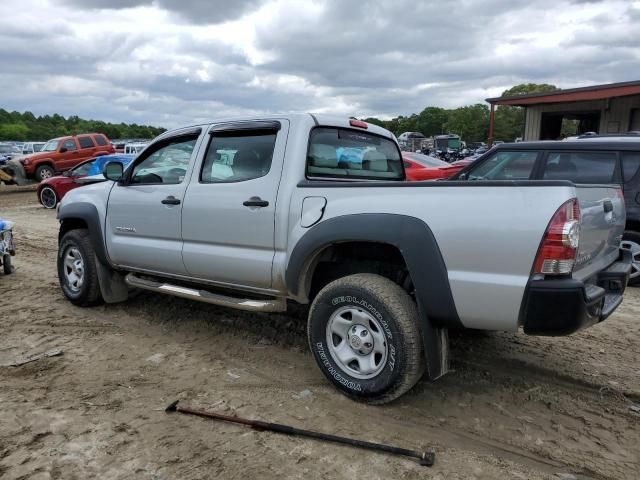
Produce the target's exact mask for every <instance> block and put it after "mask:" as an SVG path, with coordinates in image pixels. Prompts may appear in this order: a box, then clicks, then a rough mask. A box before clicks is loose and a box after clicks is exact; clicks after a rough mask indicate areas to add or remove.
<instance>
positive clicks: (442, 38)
mask: <svg viewBox="0 0 640 480" xmlns="http://www.w3.org/2000/svg"><path fill="white" fill-rule="evenodd" d="M637 79H640V1H630V0H602V1H597V0H477V1H476V0H460V1H444V0H434V1H432V0H425V1H421V0H412V1H404V0H385V1H372V0H358V1H353V0H314V1H313V2H311V1H302V0H300V1H291V0H229V1H221V0H0V108H5V109H8V110H18V111H24V110H30V111H32V112H34V113H35V114H36V115H38V114H45V113H56V112H57V113H61V114H63V115H79V116H81V117H84V118H94V119H101V120H108V121H117V122H120V121H124V122H138V123H148V124H153V125H159V126H165V127H175V126H179V125H184V124H191V123H196V122H200V121H206V120H210V119H212V118H216V117H221V116H228V115H245V114H246V115H252V114H256V113H261V112H289V111H315V112H332V113H339V114H346V115H355V116H369V115H375V116H380V117H392V116H396V115H399V114H403V115H406V114H410V113H412V112H419V111H420V110H422V108H424V107H425V106H426V105H437V106H442V107H456V106H461V105H465V104H469V103H475V102H480V101H483V100H484V98H486V97H490V96H497V95H499V94H500V93H501V92H502V91H503V90H504V89H506V88H509V87H511V86H513V85H515V84H518V83H523V82H536V83H542V82H545V83H553V84H555V85H557V86H560V87H564V88H569V87H575V86H583V85H589V84H593V83H607V82H617V81H628V80H637Z"/></svg>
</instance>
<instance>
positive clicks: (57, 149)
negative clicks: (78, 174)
mask: <svg viewBox="0 0 640 480" xmlns="http://www.w3.org/2000/svg"><path fill="white" fill-rule="evenodd" d="M110 153H115V150H114V148H113V146H112V145H111V143H110V142H109V139H108V138H107V137H106V136H105V135H103V134H102V133H85V134H82V135H74V136H69V137H60V138H54V139H53V140H49V141H48V142H47V143H45V145H44V146H43V147H42V150H40V151H39V152H38V153H34V154H31V155H27V156H25V157H23V158H21V159H20V163H21V164H22V166H23V167H24V170H25V174H26V176H27V177H34V178H35V179H36V180H39V181H42V180H46V179H47V178H51V177H53V176H54V175H55V174H56V173H57V172H64V171H66V170H69V169H70V168H73V167H75V166H76V165H78V164H80V163H82V162H84V161H85V160H88V159H89V158H93V157H97V156H100V155H108V154H110Z"/></svg>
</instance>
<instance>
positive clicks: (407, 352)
mask: <svg viewBox="0 0 640 480" xmlns="http://www.w3.org/2000/svg"><path fill="white" fill-rule="evenodd" d="M352 309H356V310H357V312H354V314H355V313H358V312H360V313H358V315H365V317H366V316H367V314H368V315H369V318H373V319H374V321H375V319H377V321H378V322H379V325H381V326H382V331H381V332H380V333H381V334H382V337H383V338H384V339H385V340H386V343H387V354H386V360H384V361H382V360H381V361H380V362H381V363H380V364H381V367H379V368H381V370H380V371H378V372H377V373H376V372H373V373H371V375H374V376H373V377H370V378H358V377H357V376H353V375H352V374H350V373H349V372H347V371H346V368H348V366H347V367H343V366H341V365H340V364H339V363H338V362H337V361H336V359H335V358H334V357H333V355H334V352H335V351H336V349H337V347H336V346H335V342H336V336H334V335H333V334H331V339H329V328H330V327H328V325H329V322H330V320H331V319H332V318H335V317H336V315H337V316H340V312H344V311H345V310H346V311H347V312H348V311H349V310H352ZM363 311H364V314H363V313H362V312H363ZM342 318H344V317H342ZM360 318H362V317H360ZM364 323H367V322H366V321H365V322H364ZM353 325H355V326H358V325H356V323H354V324H353ZM367 326H368V327H369V328H370V329H371V330H375V331H376V332H377V327H375V326H374V325H372V324H371V322H370V321H369V323H368V325H367ZM352 328H353V326H349V330H348V332H349V335H351V332H352V331H353V330H352ZM364 333H365V334H366V331H365V332H364ZM369 333H371V332H369ZM307 334H308V338H309V346H310V347H311V351H312V352H313V355H314V358H315V360H316V362H317V364H318V366H319V367H320V370H322V373H324V375H325V376H326V377H327V378H328V379H329V381H331V383H333V385H334V386H335V387H336V388H338V390H340V391H341V392H342V393H344V394H345V395H347V396H348V397H350V398H352V399H354V400H358V401H361V402H366V403H370V404H383V403H387V402H390V401H392V400H394V399H396V398H398V397H399V396H401V395H402V394H403V393H405V392H407V391H408V390H410V389H411V388H412V387H413V386H414V385H415V384H416V383H417V382H418V380H419V379H420V377H421V376H422V374H423V372H424V368H425V361H424V355H423V348H422V335H421V332H420V326H419V317H418V310H417V307H416V304H415V302H414V301H413V300H412V298H411V297H410V296H409V294H408V293H407V292H406V291H404V290H403V289H402V288H401V287H400V286H399V285H397V284H396V283H394V282H392V281H391V280H389V279H387V278H385V277H382V276H380V275H376V274H371V273H360V274H356V275H350V276H347V277H343V278H340V279H338V280H336V281H334V282H331V283H330V284H328V285H327V286H325V287H324V288H323V289H322V290H321V291H320V292H319V293H318V295H317V296H316V298H315V299H314V301H313V303H312V305H311V309H310V312H309V320H308V325H307ZM354 336H355V335H354ZM349 339H350V340H351V339H352V336H349ZM346 340H347V337H344V340H340V343H339V345H341V344H342V343H341V342H342V341H346ZM329 341H331V342H333V343H334V345H332V346H330V345H329V344H328V342H329ZM358 345H359V339H358ZM365 345H369V346H371V344H365ZM346 346H347V347H350V348H352V344H351V343H349V344H348V345H346ZM358 364H359V363H358Z"/></svg>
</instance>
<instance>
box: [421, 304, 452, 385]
mask: <svg viewBox="0 0 640 480" xmlns="http://www.w3.org/2000/svg"><path fill="white" fill-rule="evenodd" d="M419 310H420V318H421V319H422V325H421V329H422V342H423V345H424V356H425V362H426V364H427V378H428V379H429V380H436V379H438V378H440V377H441V376H443V375H444V374H445V373H447V372H448V371H449V330H448V329H446V328H442V327H434V326H433V325H432V323H431V322H430V321H429V319H428V318H427V316H426V315H425V314H424V310H423V309H422V308H420V309H419Z"/></svg>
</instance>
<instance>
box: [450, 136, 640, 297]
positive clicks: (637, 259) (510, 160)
mask: <svg viewBox="0 0 640 480" xmlns="http://www.w3.org/2000/svg"><path fill="white" fill-rule="evenodd" d="M457 178H458V179H461V180H470V181H477V180H518V181H520V180H569V181H571V182H573V183H575V184H578V185H582V184H597V185H603V184H613V185H622V188H623V191H624V199H625V203H626V210H627V216H626V225H625V231H624V236H623V237H622V246H623V247H624V248H626V249H627V250H630V251H631V253H632V256H633V267H632V271H631V276H630V281H629V283H630V285H640V138H639V137H638V136H637V135H617V136H597V135H590V136H589V137H588V138H581V139H577V140H565V141H562V142H519V143H503V144H498V145H496V146H494V147H493V148H492V149H491V150H490V151H489V152H487V153H486V154H485V155H483V156H482V157H480V158H479V159H478V160H476V161H475V162H474V163H473V165H472V166H470V167H467V168H465V169H464V170H462V171H461V172H460V173H459V174H458V176H457ZM585 213H586V212H585Z"/></svg>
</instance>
